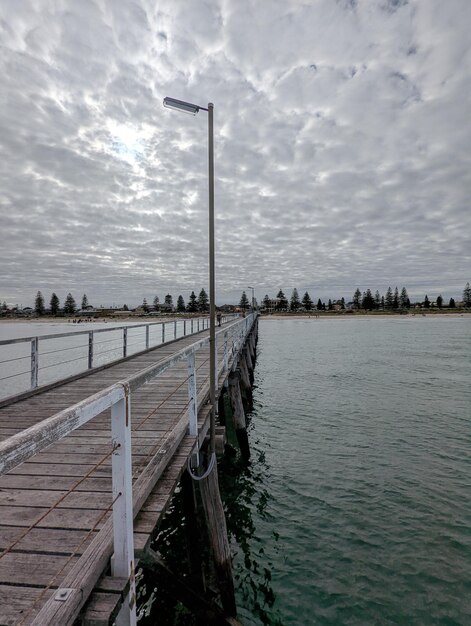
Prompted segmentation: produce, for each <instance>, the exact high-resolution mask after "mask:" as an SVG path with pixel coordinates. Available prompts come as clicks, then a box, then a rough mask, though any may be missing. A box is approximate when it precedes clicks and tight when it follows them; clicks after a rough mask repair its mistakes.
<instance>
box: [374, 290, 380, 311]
mask: <svg viewBox="0 0 471 626" xmlns="http://www.w3.org/2000/svg"><path fill="white" fill-rule="evenodd" d="M380 306H381V296H380V295H379V291H378V290H376V293H375V308H376V309H379V307H380Z"/></svg>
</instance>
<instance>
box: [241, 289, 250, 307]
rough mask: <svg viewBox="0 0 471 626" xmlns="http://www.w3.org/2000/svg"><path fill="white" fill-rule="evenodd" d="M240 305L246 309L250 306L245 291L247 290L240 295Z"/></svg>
mask: <svg viewBox="0 0 471 626" xmlns="http://www.w3.org/2000/svg"><path fill="white" fill-rule="evenodd" d="M239 306H240V308H241V309H243V310H244V311H246V310H247V309H248V308H249V299H248V298H247V294H246V293H245V291H243V292H242V295H241V296H240V300H239Z"/></svg>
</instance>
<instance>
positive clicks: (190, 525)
mask: <svg viewBox="0 0 471 626" xmlns="http://www.w3.org/2000/svg"><path fill="white" fill-rule="evenodd" d="M180 484H181V487H182V495H183V513H184V515H185V534H186V539H187V553H188V563H189V565H190V581H191V584H192V587H193V588H194V589H196V590H200V591H201V592H203V593H204V592H205V591H206V582H205V579H204V572H203V568H202V564H201V549H200V548H201V546H200V532H199V528H198V515H197V506H196V494H195V481H194V480H193V479H192V478H191V476H190V475H189V473H188V471H185V472H184V473H183V475H182V477H181V483H180Z"/></svg>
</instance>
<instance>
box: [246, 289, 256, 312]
mask: <svg viewBox="0 0 471 626" xmlns="http://www.w3.org/2000/svg"><path fill="white" fill-rule="evenodd" d="M247 289H251V290H252V311H255V295H254V294H255V289H254V288H253V287H250V286H249V287H247Z"/></svg>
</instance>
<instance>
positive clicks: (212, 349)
mask: <svg viewBox="0 0 471 626" xmlns="http://www.w3.org/2000/svg"><path fill="white" fill-rule="evenodd" d="M164 106H165V107H167V108H169V109H175V110H177V111H181V112H183V113H189V114H190V115H196V114H197V113H198V111H200V110H201V111H207V113H208V188H209V401H210V403H211V418H210V451H211V456H213V455H215V436H216V319H215V316H216V279H215V261H214V259H215V246H214V131H213V110H214V104H213V103H212V102H209V103H208V107H207V108H206V107H202V106H199V105H198V104H191V103H190V102H184V101H183V100H176V99H175V98H168V97H167V98H164Z"/></svg>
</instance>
